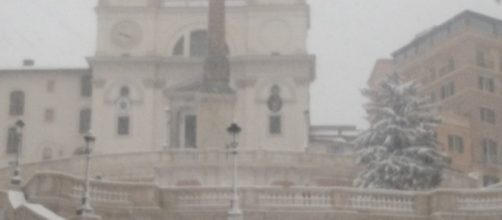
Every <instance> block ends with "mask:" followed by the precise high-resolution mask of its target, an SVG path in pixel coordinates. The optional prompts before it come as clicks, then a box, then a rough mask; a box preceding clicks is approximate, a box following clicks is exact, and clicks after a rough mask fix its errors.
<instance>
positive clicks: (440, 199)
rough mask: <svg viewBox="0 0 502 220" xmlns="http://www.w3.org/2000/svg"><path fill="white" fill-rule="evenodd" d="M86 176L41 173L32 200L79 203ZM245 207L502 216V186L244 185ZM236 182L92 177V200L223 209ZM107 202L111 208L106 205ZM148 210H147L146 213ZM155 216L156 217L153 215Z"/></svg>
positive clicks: (100, 206) (31, 187) (114, 208)
mask: <svg viewBox="0 0 502 220" xmlns="http://www.w3.org/2000/svg"><path fill="white" fill-rule="evenodd" d="M82 184H83V181H82V180H81V179H79V178H77V177H73V176H69V175H65V174H60V173H39V174H36V175H35V176H34V177H33V178H32V179H31V180H30V181H29V182H28V183H27V185H26V186H25V191H26V193H27V195H28V197H29V198H30V200H31V201H32V202H37V203H41V204H44V205H47V206H49V207H64V205H63V204H68V203H70V204H73V205H72V206H71V207H72V208H76V207H77V205H78V198H79V197H80V195H81V193H82ZM239 194H240V200H241V201H240V204H241V207H242V209H243V210H245V212H246V210H253V212H255V211H256V212H257V211H261V212H265V213H267V212H276V211H280V210H283V211H284V210H298V211H306V212H309V210H311V211H310V212H316V213H319V212H327V213H331V212H340V211H342V212H344V213H370V214H371V213H373V214H378V215H381V216H387V215H388V216H394V215H402V216H411V217H413V218H418V219H427V218H428V216H432V215H469V216H475V215H480V216H483V215H487V213H491V214H492V215H495V216H502V189H480V190H462V189H458V190H451V189H448V190H434V191H429V192H401V191H388V190H360V189H354V188H344V187H326V188H320V187H241V188H240V189H239ZM231 195H232V193H231V189H230V187H169V188H161V187H158V186H156V185H154V184H140V183H124V182H110V181H98V180H96V181H92V182H91V199H92V200H91V201H92V204H93V206H94V207H95V208H96V209H97V210H98V212H100V213H99V214H100V215H102V216H111V215H107V212H111V213H114V212H115V213H116V212H118V210H123V209H124V208H127V209H130V210H136V211H134V212H136V213H138V212H140V211H142V212H143V213H150V212H148V211H145V210H150V211H152V210H154V211H155V213H157V215H159V213H164V214H165V213H171V214H172V213H191V212H193V211H194V210H205V212H209V213H211V212H222V211H224V210H226V209H228V207H229V206H230V202H229V201H230V198H231ZM104 207H106V208H104ZM145 215H147V214H145ZM152 219H155V218H152Z"/></svg>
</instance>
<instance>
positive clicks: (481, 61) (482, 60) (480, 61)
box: [476, 50, 486, 67]
mask: <svg viewBox="0 0 502 220" xmlns="http://www.w3.org/2000/svg"><path fill="white" fill-rule="evenodd" d="M476 64H477V65H478V66H480V67H485V66H486V55H485V52H484V51H483V50H477V51H476Z"/></svg>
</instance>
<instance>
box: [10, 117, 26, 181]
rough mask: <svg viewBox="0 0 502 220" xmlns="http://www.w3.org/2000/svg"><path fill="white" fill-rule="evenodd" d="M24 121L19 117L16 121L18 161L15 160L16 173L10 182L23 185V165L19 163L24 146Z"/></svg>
mask: <svg viewBox="0 0 502 220" xmlns="http://www.w3.org/2000/svg"><path fill="white" fill-rule="evenodd" d="M24 125H25V124H24V121H23V120H21V119H19V120H17V122H16V145H17V146H16V147H17V149H16V161H15V164H14V165H15V168H14V175H13V176H12V178H11V180H10V183H11V184H12V185H14V186H21V182H22V180H23V179H22V177H21V167H20V164H19V160H20V156H21V149H22V148H23V128H24Z"/></svg>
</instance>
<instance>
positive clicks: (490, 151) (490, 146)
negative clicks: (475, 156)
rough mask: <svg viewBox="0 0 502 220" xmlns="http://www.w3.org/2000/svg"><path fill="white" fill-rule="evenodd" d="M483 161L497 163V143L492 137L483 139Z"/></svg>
mask: <svg viewBox="0 0 502 220" xmlns="http://www.w3.org/2000/svg"><path fill="white" fill-rule="evenodd" d="M482 145H483V162H485V163H497V159H498V158H497V157H498V156H497V153H498V152H497V143H496V142H495V141H493V140H491V139H483V141H482Z"/></svg>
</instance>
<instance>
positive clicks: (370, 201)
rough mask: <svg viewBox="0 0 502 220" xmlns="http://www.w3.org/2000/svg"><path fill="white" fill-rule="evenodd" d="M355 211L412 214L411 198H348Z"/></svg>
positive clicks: (412, 203) (395, 196) (381, 196)
mask: <svg viewBox="0 0 502 220" xmlns="http://www.w3.org/2000/svg"><path fill="white" fill-rule="evenodd" d="M350 201H351V203H352V207H353V208H355V209H366V210H381V211H391V212H414V211H415V209H414V205H415V201H414V198H413V197H411V196H410V197H403V196H397V195H379V196H375V195H357V196H352V197H351V198H350Z"/></svg>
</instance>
